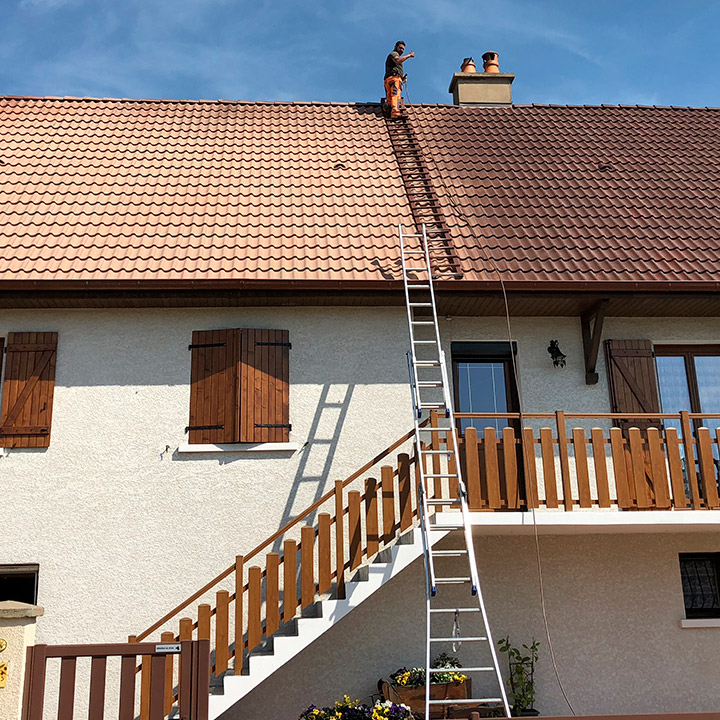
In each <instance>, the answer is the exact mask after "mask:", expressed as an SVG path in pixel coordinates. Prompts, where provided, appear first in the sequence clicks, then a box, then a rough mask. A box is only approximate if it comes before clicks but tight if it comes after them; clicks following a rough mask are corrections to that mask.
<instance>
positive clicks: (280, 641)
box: [209, 528, 447, 718]
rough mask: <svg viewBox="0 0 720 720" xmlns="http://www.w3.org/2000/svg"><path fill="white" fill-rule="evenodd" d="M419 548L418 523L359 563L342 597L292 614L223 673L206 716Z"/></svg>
mask: <svg viewBox="0 0 720 720" xmlns="http://www.w3.org/2000/svg"><path fill="white" fill-rule="evenodd" d="M446 534H447V531H446V532H444V533H439V534H438V535H437V536H436V537H434V538H433V540H434V542H437V541H439V540H440V539H442V538H443V537H444V536H445V535H446ZM422 554H423V542H422V538H421V536H420V531H419V530H418V529H417V528H413V529H412V530H409V531H408V532H407V533H405V534H404V535H401V536H400V537H399V538H398V539H397V542H396V543H395V545H393V546H392V547H390V548H388V549H386V550H384V551H383V552H381V553H379V554H378V555H377V557H376V558H375V560H374V561H373V562H372V563H371V564H370V565H368V566H366V567H361V568H360V569H359V570H358V571H357V573H356V574H355V576H354V577H353V578H351V579H350V580H349V581H348V582H347V583H346V584H345V598H344V599H332V598H326V599H324V600H319V601H318V602H316V603H315V605H314V606H311V607H310V608H308V610H310V611H311V612H309V613H308V614H307V615H308V616H303V617H300V618H296V619H295V620H293V621H292V622H291V623H290V624H289V625H288V627H286V628H285V629H284V631H278V632H277V633H276V634H275V635H274V636H273V637H272V639H271V640H270V642H269V643H268V645H267V647H266V648H264V649H262V650H261V651H260V652H253V653H251V654H250V655H249V656H248V658H247V661H246V667H245V668H243V674H241V675H231V674H227V675H225V676H224V677H223V678H222V684H221V685H220V686H217V687H216V688H215V689H214V693H213V694H211V695H210V708H209V713H210V714H209V716H210V718H217V717H219V716H220V715H221V714H222V713H223V712H225V711H226V710H227V709H229V708H230V707H232V706H233V705H234V704H235V703H236V702H238V701H239V700H241V699H242V698H243V697H244V696H245V695H247V694H248V693H249V692H250V691H251V690H253V689H254V688H256V687H257V686H258V685H259V684H260V683H261V682H263V680H265V679H266V678H268V677H270V675H272V674H273V673H274V672H275V671H276V670H278V669H279V668H281V667H282V666H283V665H284V664H285V663H286V662H288V661H289V660H291V659H292V658H294V657H295V656H296V655H297V654H298V653H300V652H301V651H302V650H304V649H305V648H306V647H308V645H310V644H311V643H312V642H314V641H315V640H317V639H318V638H319V637H320V636H321V635H322V634H323V633H325V632H326V631H327V630H329V629H330V628H331V627H333V626H334V625H335V624H336V623H338V622H339V621H340V620H342V619H343V618H344V617H346V616H347V615H348V614H349V613H350V612H351V611H352V610H354V609H355V608H356V607H357V606H358V605H360V603H362V602H364V601H365V600H367V599H368V598H369V597H370V596H371V595H373V594H374V593H375V592H376V591H377V590H379V589H380V588H381V587H382V586H383V585H384V584H385V583H386V582H388V581H389V580H391V579H392V578H394V577H395V576H396V575H398V574H399V573H400V572H402V571H403V570H404V569H405V568H406V567H407V566H408V565H410V563H412V562H413V561H414V560H417V559H418V558H420V557H422ZM215 693H217V694H215Z"/></svg>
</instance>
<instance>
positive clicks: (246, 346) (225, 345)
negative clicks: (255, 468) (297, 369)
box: [186, 328, 291, 444]
mask: <svg viewBox="0 0 720 720" xmlns="http://www.w3.org/2000/svg"><path fill="white" fill-rule="evenodd" d="M290 347H291V345H290V342H289V337H288V331H287V330H258V329H255V328H231V329H224V330H198V331H195V332H194V333H193V336H192V343H191V344H190V345H189V347H188V349H189V350H190V351H191V363H190V364H191V370H190V421H189V423H188V426H187V428H186V432H187V433H188V435H189V442H190V443H191V444H204V443H211V444H224V443H268V442H287V441H288V440H289V433H290V430H291V427H290V419H289V417H290V412H289V368H290V363H289V356H290Z"/></svg>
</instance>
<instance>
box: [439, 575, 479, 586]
mask: <svg viewBox="0 0 720 720" xmlns="http://www.w3.org/2000/svg"><path fill="white" fill-rule="evenodd" d="M469 582H472V578H469V577H446V578H439V577H436V578H435V584H436V585H460V584H462V583H469Z"/></svg>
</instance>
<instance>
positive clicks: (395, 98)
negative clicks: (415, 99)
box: [385, 40, 415, 118]
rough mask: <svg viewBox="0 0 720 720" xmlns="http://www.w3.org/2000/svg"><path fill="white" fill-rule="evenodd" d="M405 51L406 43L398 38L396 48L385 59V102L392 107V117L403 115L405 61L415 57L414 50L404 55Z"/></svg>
mask: <svg viewBox="0 0 720 720" xmlns="http://www.w3.org/2000/svg"><path fill="white" fill-rule="evenodd" d="M404 52H405V43H404V41H402V40H398V41H397V42H396V43H395V49H394V50H393V51H392V52H391V53H390V54H389V55H388V56H387V59H386V60H385V102H386V103H387V106H388V107H389V108H390V117H391V118H399V117H402V115H403V111H404V108H403V101H402V86H403V80H404V79H405V78H406V77H407V75H404V74H403V63H404V62H405V61H406V60H407V59H408V58H412V57H415V53H414V52H409V53H408V54H407V55H403V53H404Z"/></svg>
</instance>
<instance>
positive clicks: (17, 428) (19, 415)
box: [0, 332, 58, 448]
mask: <svg viewBox="0 0 720 720" xmlns="http://www.w3.org/2000/svg"><path fill="white" fill-rule="evenodd" d="M57 337H58V336H57V333H54V332H37V333H36V332H12V333H10V334H9V335H8V338H7V342H5V341H4V339H3V338H0V371H2V374H3V375H4V380H3V387H2V408H1V409H0V447H6V448H43V447H48V446H49V445H50V425H51V422H52V405H53V394H54V391H55V361H56V357H57ZM3 346H5V350H4V353H3V352H2V351H3ZM3 359H4V363H3ZM3 364H4V368H3V367H2V365H3Z"/></svg>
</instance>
